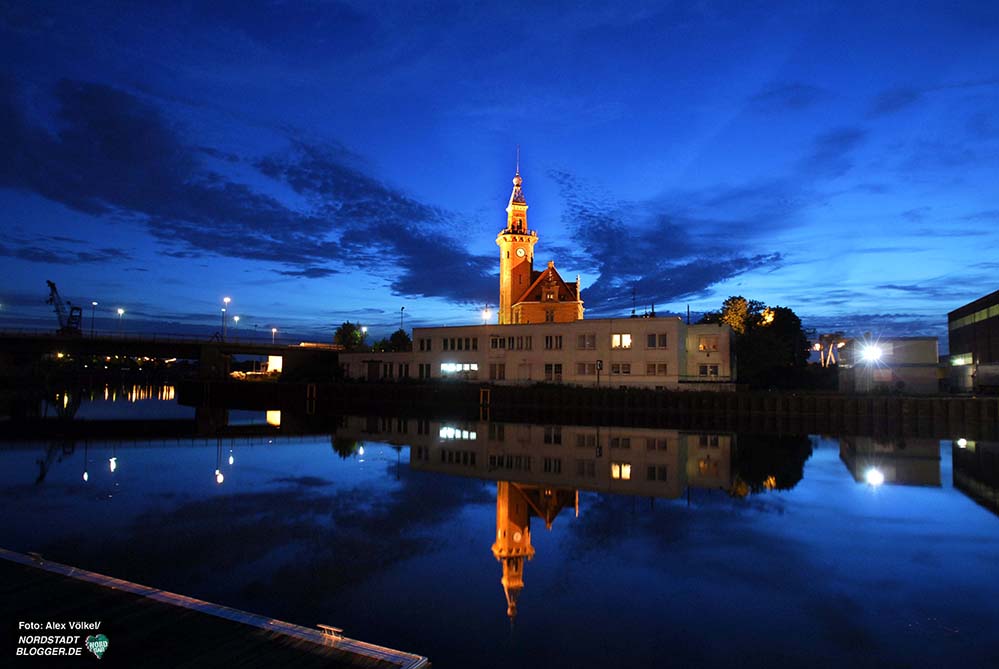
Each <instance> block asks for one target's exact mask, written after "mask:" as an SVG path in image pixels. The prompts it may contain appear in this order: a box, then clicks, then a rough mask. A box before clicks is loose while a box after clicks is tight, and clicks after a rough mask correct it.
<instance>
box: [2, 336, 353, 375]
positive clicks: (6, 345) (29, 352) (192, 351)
mask: <svg viewBox="0 0 999 669" xmlns="http://www.w3.org/2000/svg"><path fill="white" fill-rule="evenodd" d="M338 349H339V347H336V346H333V345H332V344H320V343H311V342H301V343H298V344H286V343H273V344H272V343H268V342H260V341H253V340H246V339H243V340H239V339H235V338H233V339H229V340H227V341H221V340H219V339H204V338H195V337H183V336H178V335H170V334H167V335H163V334H145V335H139V334H131V333H129V334H124V335H108V334H102V335H97V336H79V335H65V334H56V333H50V332H11V331H7V332H0V369H2V368H3V367H5V366H7V365H10V364H13V363H15V362H17V361H24V360H31V359H38V358H41V357H44V356H57V355H59V354H62V355H63V356H69V357H93V356H97V357H102V356H124V357H126V358H129V357H131V358H137V357H148V358H159V359H170V358H177V359H181V360H195V361H197V362H198V363H199V369H200V375H201V376H202V378H223V377H225V376H227V375H228V373H229V367H230V363H231V361H232V357H233V356H235V355H247V356H268V357H269V356H278V357H281V358H282V366H283V370H284V371H285V372H289V371H300V370H311V371H312V372H313V373H315V372H318V373H320V374H321V375H328V376H329V378H332V377H333V375H334V374H335V371H336V367H337V364H338V358H337V351H338Z"/></svg>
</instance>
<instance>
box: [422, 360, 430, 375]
mask: <svg viewBox="0 0 999 669" xmlns="http://www.w3.org/2000/svg"><path fill="white" fill-rule="evenodd" d="M420 378H421V379H429V378H430V363H429V362H426V363H424V362H421V363H420Z"/></svg>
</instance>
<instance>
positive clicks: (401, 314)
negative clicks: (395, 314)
mask: <svg viewBox="0 0 999 669" xmlns="http://www.w3.org/2000/svg"><path fill="white" fill-rule="evenodd" d="M405 318H406V307H401V308H400V309H399V329H400V330H405V328H404V327H403V323H404V322H405Z"/></svg>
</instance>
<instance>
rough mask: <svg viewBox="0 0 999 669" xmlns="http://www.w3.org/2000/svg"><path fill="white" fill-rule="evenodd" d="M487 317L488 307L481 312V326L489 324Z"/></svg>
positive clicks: (488, 314)
mask: <svg viewBox="0 0 999 669" xmlns="http://www.w3.org/2000/svg"><path fill="white" fill-rule="evenodd" d="M489 316H490V313H489V307H486V308H485V309H483V310H482V324H483V325H488V324H489Z"/></svg>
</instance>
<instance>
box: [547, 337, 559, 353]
mask: <svg viewBox="0 0 999 669" xmlns="http://www.w3.org/2000/svg"><path fill="white" fill-rule="evenodd" d="M561 348H562V335H545V349H546V350H549V351H552V350H561Z"/></svg>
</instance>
